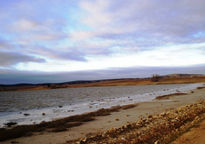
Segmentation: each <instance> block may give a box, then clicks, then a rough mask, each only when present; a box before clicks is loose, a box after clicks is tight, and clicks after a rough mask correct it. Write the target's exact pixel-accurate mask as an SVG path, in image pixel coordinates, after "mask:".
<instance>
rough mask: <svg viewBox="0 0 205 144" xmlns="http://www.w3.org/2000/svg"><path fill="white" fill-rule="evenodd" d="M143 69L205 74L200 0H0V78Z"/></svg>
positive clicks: (204, 18) (52, 78) (56, 78)
mask: <svg viewBox="0 0 205 144" xmlns="http://www.w3.org/2000/svg"><path fill="white" fill-rule="evenodd" d="M142 69H143V70H144V72H145V71H149V74H152V69H158V71H154V72H159V73H160V72H161V71H166V73H176V72H195V73H205V71H204V70H205V1H204V0H143V1H142V0H126V1H125V0H1V1H0V83H18V82H19V83H20V82H31V83H32V82H34V83H36V82H60V81H69V80H79V79H98V78H99V79H100V78H116V77H129V76H130V77H135V76H139V77H140V76H147V75H143V74H144V72H142ZM182 69H183V70H184V71H183V70H182ZM176 70H178V71H176ZM133 72H134V73H137V72H138V73H137V74H135V75H133ZM145 73H146V72H145ZM129 74H130V75H129ZM34 75H35V77H34ZM60 75H61V76H60ZM66 75H67V76H66ZM68 75H69V77H68ZM63 76H65V77H63ZM37 77H39V78H37Z"/></svg>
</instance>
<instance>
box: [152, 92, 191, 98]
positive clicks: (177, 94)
mask: <svg viewBox="0 0 205 144" xmlns="http://www.w3.org/2000/svg"><path fill="white" fill-rule="evenodd" d="M182 95H187V93H174V94H168V95H163V96H158V97H156V98H155V99H157V100H162V99H169V98H170V97H172V96H182Z"/></svg>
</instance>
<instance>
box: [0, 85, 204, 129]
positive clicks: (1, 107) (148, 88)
mask: <svg viewBox="0 0 205 144" xmlns="http://www.w3.org/2000/svg"><path fill="white" fill-rule="evenodd" d="M199 86H202V84H171V85H145V86H112V87H90V88H65V89H52V90H37V91H17V92H0V127H3V126H5V123H8V122H17V123H18V124H33V123H40V122H42V121H50V120H53V119H56V118H61V117H66V116H71V115H76V114H81V113H85V112H90V111H95V110H97V109H100V108H109V107H111V106H116V105H125V104H132V103H136V102H142V101H150V100H152V99H154V98H155V97H157V96H161V95H165V94H171V93H176V92H179V91H180V92H187V91H189V90H192V89H195V88H196V87H199ZM42 113H45V115H43V114H42ZM25 114H29V115H28V116H25Z"/></svg>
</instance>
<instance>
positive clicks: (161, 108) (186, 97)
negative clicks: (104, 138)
mask: <svg viewBox="0 0 205 144" xmlns="http://www.w3.org/2000/svg"><path fill="white" fill-rule="evenodd" d="M204 94H205V89H204V88H199V89H196V90H194V91H190V92H189V93H187V94H176V95H167V96H162V97H160V98H157V99H155V100H153V101H150V102H142V103H137V104H135V105H131V106H124V107H116V108H115V109H114V110H112V111H109V112H108V113H107V114H106V113H104V115H105V116H102V115H103V114H101V115H96V114H95V115H94V116H93V115H92V119H88V120H84V121H82V123H80V124H79V126H75V127H70V128H68V129H58V130H55V131H52V132H51V130H50V129H44V130H43V131H40V132H32V133H30V134H29V135H27V136H22V137H19V138H16V139H10V140H7V141H2V142H1V143H2V144H10V143H20V144H28V143H29V144H36V143H38V144H57V143H58V144H59V143H61V144H64V143H73V142H76V141H75V140H77V141H80V140H81V139H83V138H85V137H91V136H95V135H97V134H102V133H104V132H106V131H109V130H110V129H117V128H120V127H122V126H125V125H127V124H129V123H135V122H137V121H139V120H141V119H143V118H147V117H150V116H153V115H157V114H160V113H162V112H167V111H170V110H173V109H176V108H178V107H180V106H184V105H190V104H194V103H197V102H199V101H200V100H204V98H205V95H204ZM200 134H201V133H200Z"/></svg>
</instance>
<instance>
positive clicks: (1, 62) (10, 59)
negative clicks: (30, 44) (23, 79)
mask: <svg viewBox="0 0 205 144" xmlns="http://www.w3.org/2000/svg"><path fill="white" fill-rule="evenodd" d="M21 62H40V63H41V62H45V60H44V59H41V58H36V57H33V56H29V55H24V54H20V53H14V52H0V66H10V65H14V64H17V63H21Z"/></svg>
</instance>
